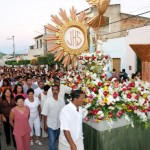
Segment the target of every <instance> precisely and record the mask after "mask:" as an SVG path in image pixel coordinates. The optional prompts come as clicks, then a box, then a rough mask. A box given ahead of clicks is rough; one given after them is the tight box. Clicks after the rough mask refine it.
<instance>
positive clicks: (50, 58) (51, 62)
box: [47, 53, 56, 66]
mask: <svg viewBox="0 0 150 150" xmlns="http://www.w3.org/2000/svg"><path fill="white" fill-rule="evenodd" d="M54 59H55V58H54V55H53V54H50V53H49V54H47V62H48V65H50V66H52V65H55V64H56V62H55V61H54Z"/></svg>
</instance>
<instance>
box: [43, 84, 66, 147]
mask: <svg viewBox="0 0 150 150" xmlns="http://www.w3.org/2000/svg"><path fill="white" fill-rule="evenodd" d="M52 93H53V95H52V97H49V98H48V99H47V100H46V101H45V103H44V106H43V110H42V115H44V129H45V130H47V129H48V137H49V147H50V150H56V140H57V139H58V136H59V134H60V120H59V116H60V111H61V109H62V108H63V107H64V106H65V102H64V99H63V98H62V97H59V96H58V94H59V86H58V85H53V86H52Z"/></svg>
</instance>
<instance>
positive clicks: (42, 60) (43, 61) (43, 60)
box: [38, 56, 48, 65]
mask: <svg viewBox="0 0 150 150" xmlns="http://www.w3.org/2000/svg"><path fill="white" fill-rule="evenodd" d="M46 64H48V61H47V57H45V56H40V57H38V65H46Z"/></svg>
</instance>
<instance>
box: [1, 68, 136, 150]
mask: <svg viewBox="0 0 150 150" xmlns="http://www.w3.org/2000/svg"><path fill="white" fill-rule="evenodd" d="M63 75H64V73H63V71H62V70H60V69H57V70H56V69H54V68H52V69H51V70H47V69H45V68H43V69H37V68H35V69H34V68H31V67H26V68H21V67H6V66H4V67H0V95H1V98H0V128H1V129H2V123H3V129H4V133H5V139H6V144H7V146H8V147H9V146H10V145H11V144H12V143H13V146H14V147H15V148H16V149H17V150H30V146H34V144H38V145H39V146H40V145H42V142H41V140H40V139H41V138H47V137H48V139H49V148H50V150H56V147H57V146H56V141H57V140H58V139H59V140H58V141H59V142H58V149H59V150H83V149H84V144H83V133H82V119H83V118H84V117H85V116H86V115H87V114H88V113H91V112H90V111H87V110H85V109H83V108H82V107H80V106H82V105H83V103H84V98H85V94H84V93H83V92H82V91H81V90H74V91H73V90H72V88H70V87H68V86H66V85H63V84H61V78H62V77H63ZM122 77H123V78H124V79H125V80H127V74H126V73H125V70H123V72H122V74H121V75H120V76H119V75H118V74H117V73H116V72H115V70H113V72H112V73H111V75H110V74H109V77H108V79H109V80H112V79H113V78H117V79H119V78H122ZM137 77H138V74H136V75H135V76H134V75H133V78H135V79H136V78H137ZM66 93H68V94H70V95H71V98H72V100H71V102H69V104H67V105H66V103H68V102H67V101H66V100H65V94H66ZM11 139H12V142H11Z"/></svg>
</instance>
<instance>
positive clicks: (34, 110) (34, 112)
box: [24, 97, 40, 118]
mask: <svg viewBox="0 0 150 150" xmlns="http://www.w3.org/2000/svg"><path fill="white" fill-rule="evenodd" d="M24 105H26V106H28V107H29V109H30V118H36V117H38V115H39V111H38V106H39V105H40V100H39V99H38V98H37V97H34V101H33V102H30V100H29V99H28V98H27V99H25V101H24Z"/></svg>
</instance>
